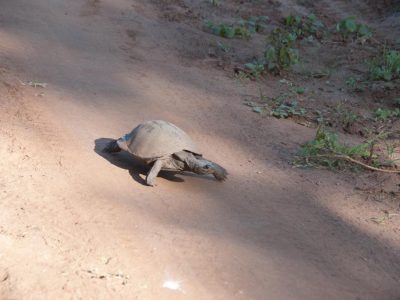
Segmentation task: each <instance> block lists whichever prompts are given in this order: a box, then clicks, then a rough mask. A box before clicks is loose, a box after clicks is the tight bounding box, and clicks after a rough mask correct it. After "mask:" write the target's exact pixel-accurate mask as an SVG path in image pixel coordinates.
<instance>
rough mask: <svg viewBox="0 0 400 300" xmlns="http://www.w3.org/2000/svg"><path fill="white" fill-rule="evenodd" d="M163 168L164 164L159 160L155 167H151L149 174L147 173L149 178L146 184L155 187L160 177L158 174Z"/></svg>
mask: <svg viewBox="0 0 400 300" xmlns="http://www.w3.org/2000/svg"><path fill="white" fill-rule="evenodd" d="M162 166H163V162H162V160H160V159H157V160H156V161H155V162H154V164H153V166H152V167H151V169H150V171H149V173H147V177H146V183H147V185H149V186H154V185H155V181H156V177H157V175H158V173H159V172H160V171H161V168H162Z"/></svg>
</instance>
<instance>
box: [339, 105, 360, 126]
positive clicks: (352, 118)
mask: <svg viewBox="0 0 400 300" xmlns="http://www.w3.org/2000/svg"><path fill="white" fill-rule="evenodd" d="M335 115H336V119H337V120H338V122H339V124H340V126H342V128H343V129H344V130H348V129H349V128H350V127H351V126H352V125H353V124H354V123H355V122H357V121H358V120H359V119H360V116H359V115H358V114H356V113H354V112H353V111H351V110H349V109H348V108H346V107H344V106H343V104H342V103H341V104H339V105H338V106H337V107H336V109H335Z"/></svg>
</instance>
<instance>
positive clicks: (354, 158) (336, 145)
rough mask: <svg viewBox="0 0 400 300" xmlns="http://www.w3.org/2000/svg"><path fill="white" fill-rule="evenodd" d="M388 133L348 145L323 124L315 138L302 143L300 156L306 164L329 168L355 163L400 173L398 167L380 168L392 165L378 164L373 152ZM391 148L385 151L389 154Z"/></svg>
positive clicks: (371, 168) (390, 163)
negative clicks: (341, 141)
mask: <svg viewBox="0 0 400 300" xmlns="http://www.w3.org/2000/svg"><path fill="white" fill-rule="evenodd" d="M387 136H388V133H387V132H386V133H385V132H382V133H380V134H378V135H377V136H375V137H374V138H373V139H371V140H368V141H365V142H363V143H359V144H357V145H354V146H348V145H345V144H342V143H340V142H339V141H338V138H337V135H336V134H335V133H333V132H331V131H328V130H326V129H325V128H324V127H323V126H320V127H319V128H318V129H317V133H316V135H315V138H314V139H313V140H312V141H310V142H308V143H306V144H304V145H303V146H302V150H301V153H300V154H301V156H302V157H303V158H304V160H305V162H306V164H307V165H310V164H311V165H315V164H318V165H322V166H327V167H330V168H343V167H346V166H349V164H351V165H357V166H361V167H363V168H365V169H368V170H372V171H380V172H387V173H400V170H398V169H382V168H380V166H388V165H390V166H392V167H393V166H394V164H393V161H392V162H385V163H383V164H380V163H379V161H378V160H377V159H378V158H379V157H378V156H377V155H376V154H375V153H374V149H375V148H374V147H375V145H376V144H377V143H378V141H379V140H384V139H386V138H387ZM390 151H391V149H389V150H388V151H387V152H388V153H389V154H390Z"/></svg>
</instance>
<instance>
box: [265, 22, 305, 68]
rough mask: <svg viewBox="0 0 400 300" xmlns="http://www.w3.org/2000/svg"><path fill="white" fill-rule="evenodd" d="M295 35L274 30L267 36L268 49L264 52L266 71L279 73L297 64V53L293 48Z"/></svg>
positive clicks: (278, 29) (277, 29) (281, 30)
mask: <svg viewBox="0 0 400 300" xmlns="http://www.w3.org/2000/svg"><path fill="white" fill-rule="evenodd" d="M296 39H297V36H296V34H293V33H290V32H288V31H286V30H283V29H280V28H276V29H274V30H273V31H272V32H271V33H270V35H269V36H268V41H269V47H268V48H267V50H266V51H265V52H264V59H265V64H266V66H267V69H268V70H269V71H271V72H273V73H279V72H280V71H281V70H283V69H287V68H288V67H290V66H291V65H294V64H297V63H298V62H299V51H298V50H297V49H296V48H294V44H295V41H296Z"/></svg>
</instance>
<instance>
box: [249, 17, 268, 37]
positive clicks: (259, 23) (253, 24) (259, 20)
mask: <svg viewBox="0 0 400 300" xmlns="http://www.w3.org/2000/svg"><path fill="white" fill-rule="evenodd" d="M268 22H269V17H268V16H252V17H250V18H249V20H248V21H247V23H246V26H247V27H248V29H249V31H250V32H251V33H256V32H260V31H262V30H264V29H265V28H266V24H267V23H268Z"/></svg>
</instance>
